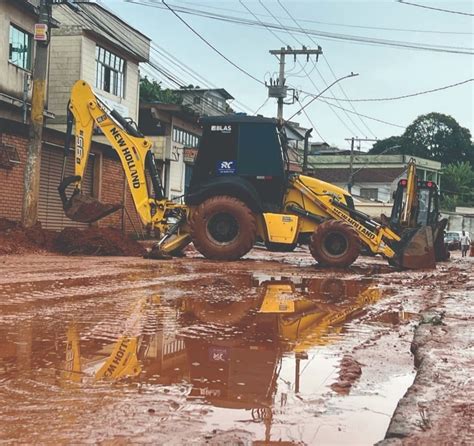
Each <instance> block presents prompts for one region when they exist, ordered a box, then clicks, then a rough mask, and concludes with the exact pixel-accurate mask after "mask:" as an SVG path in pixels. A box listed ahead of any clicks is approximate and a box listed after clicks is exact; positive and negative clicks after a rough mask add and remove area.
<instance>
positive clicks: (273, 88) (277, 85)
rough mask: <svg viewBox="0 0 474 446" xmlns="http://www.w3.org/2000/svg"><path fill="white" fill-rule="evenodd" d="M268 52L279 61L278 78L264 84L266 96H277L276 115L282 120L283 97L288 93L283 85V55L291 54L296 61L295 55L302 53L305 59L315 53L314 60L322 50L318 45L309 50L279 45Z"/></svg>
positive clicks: (284, 81) (284, 80)
mask: <svg viewBox="0 0 474 446" xmlns="http://www.w3.org/2000/svg"><path fill="white" fill-rule="evenodd" d="M269 52H270V54H273V55H274V56H277V57H278V59H279V61H280V69H279V74H278V79H277V80H273V79H270V83H269V84H266V85H267V87H268V97H269V98H277V104H278V105H277V117H278V120H279V121H280V122H282V121H283V104H285V102H284V99H285V98H286V96H287V93H288V87H287V86H286V85H285V83H286V79H285V56H287V55H291V56H293V58H294V60H295V61H296V57H297V56H301V55H304V56H306V60H309V57H310V56H311V55H316V61H317V60H318V58H319V55H320V54H323V50H322V48H321V47H320V46H318V48H317V49H314V50H311V49H308V48H306V47H305V46H303V48H301V49H298V50H295V49H292V48H291V47H289V46H288V47H286V48H285V47H281V48H280V49H279V50H270V51H269Z"/></svg>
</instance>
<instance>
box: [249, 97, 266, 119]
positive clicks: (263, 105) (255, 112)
mask: <svg viewBox="0 0 474 446" xmlns="http://www.w3.org/2000/svg"><path fill="white" fill-rule="evenodd" d="M269 99H270V98H269V97H267V98H266V99H265V102H264V103H263V104H262V105H261V106H260V107H258V108H257V110H255V111H254V112H253V115H256V114H257V113H258V112H259V111H260V110H261V109H262V108H263V107H265V105H267V102H268V100H269Z"/></svg>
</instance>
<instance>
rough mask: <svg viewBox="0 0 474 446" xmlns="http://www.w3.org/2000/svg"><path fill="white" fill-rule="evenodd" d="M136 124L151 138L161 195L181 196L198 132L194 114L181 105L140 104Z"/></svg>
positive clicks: (196, 146)
mask: <svg viewBox="0 0 474 446" xmlns="http://www.w3.org/2000/svg"><path fill="white" fill-rule="evenodd" d="M139 127H140V130H141V131H142V132H144V133H145V134H146V135H147V137H148V138H149V139H150V140H151V141H152V151H153V154H154V157H155V160H156V163H157V167H158V170H159V172H160V175H161V182H162V185H163V189H164V193H165V195H166V196H167V197H169V198H170V199H178V197H182V196H183V195H184V194H185V193H186V192H187V187H188V186H189V181H190V179H191V174H192V166H193V164H194V158H195V155H196V153H197V149H198V145H199V141H200V139H201V135H202V129H201V127H200V126H199V124H198V115H197V114H196V113H193V112H191V111H190V110H189V108H187V107H183V106H181V105H175V104H162V103H149V104H145V103H142V104H141V106H140V121H139Z"/></svg>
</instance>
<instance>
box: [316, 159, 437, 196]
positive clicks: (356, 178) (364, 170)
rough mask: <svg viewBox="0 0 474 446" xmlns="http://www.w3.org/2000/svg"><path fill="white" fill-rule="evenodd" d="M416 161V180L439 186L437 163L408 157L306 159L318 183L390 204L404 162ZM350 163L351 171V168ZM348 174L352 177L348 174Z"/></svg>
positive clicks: (403, 173) (400, 176)
mask: <svg viewBox="0 0 474 446" xmlns="http://www.w3.org/2000/svg"><path fill="white" fill-rule="evenodd" d="M411 158H414V159H415V161H416V169H417V175H418V178H420V179H422V180H431V181H434V182H436V184H438V187H439V186H440V184H441V163H440V162H438V161H433V160H427V159H424V158H418V157H413V156H409V155H368V154H359V153H357V154H354V155H353V156H352V163H351V155H334V154H319V155H310V156H309V165H310V166H311V175H312V176H314V177H315V178H319V179H320V180H323V181H327V182H329V183H332V184H335V185H337V186H339V187H342V188H343V189H348V184H349V183H350V182H351V183H352V187H351V193H352V194H353V195H355V196H356V197H357V196H360V197H361V198H364V199H369V200H373V201H381V202H384V203H387V202H390V201H392V194H393V192H394V191H395V189H396V187H397V184H398V180H399V179H400V178H403V177H404V176H405V172H406V166H407V163H408V162H409V161H410V159H411ZM351 164H352V169H351ZM351 172H352V174H351Z"/></svg>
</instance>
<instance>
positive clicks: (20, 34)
mask: <svg viewBox="0 0 474 446" xmlns="http://www.w3.org/2000/svg"><path fill="white" fill-rule="evenodd" d="M31 52H32V37H31V34H28V33H26V32H24V31H22V30H21V29H20V28H17V27H16V26H14V25H10V39H9V50H8V60H9V61H10V62H11V63H12V64H14V65H16V66H17V67H20V68H23V69H24V70H31Z"/></svg>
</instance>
